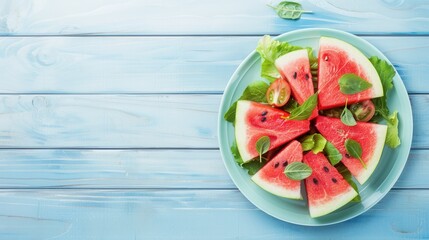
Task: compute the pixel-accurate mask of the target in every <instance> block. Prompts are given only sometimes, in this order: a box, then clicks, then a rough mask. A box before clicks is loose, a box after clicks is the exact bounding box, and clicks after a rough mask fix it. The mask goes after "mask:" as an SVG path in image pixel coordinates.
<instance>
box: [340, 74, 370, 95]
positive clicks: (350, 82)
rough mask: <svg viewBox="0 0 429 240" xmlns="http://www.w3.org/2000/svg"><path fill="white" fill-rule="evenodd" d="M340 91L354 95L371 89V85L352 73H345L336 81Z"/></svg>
mask: <svg viewBox="0 0 429 240" xmlns="http://www.w3.org/2000/svg"><path fill="white" fill-rule="evenodd" d="M338 84H339V85H340V91H341V92H342V93H344V94H355V93H359V92H362V91H365V90H367V89H369V88H370V87H372V84H371V83H370V82H368V81H366V80H365V79H363V78H361V77H359V76H358V75H356V74H353V73H346V74H344V75H343V76H341V77H340V80H338Z"/></svg>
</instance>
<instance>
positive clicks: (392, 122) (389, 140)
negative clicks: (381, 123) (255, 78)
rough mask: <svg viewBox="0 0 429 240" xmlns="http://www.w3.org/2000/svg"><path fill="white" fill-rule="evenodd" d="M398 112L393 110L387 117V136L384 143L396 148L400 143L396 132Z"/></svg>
mask: <svg viewBox="0 0 429 240" xmlns="http://www.w3.org/2000/svg"><path fill="white" fill-rule="evenodd" d="M398 123H399V120H398V112H397V111H395V112H393V113H392V114H391V115H390V116H389V118H388V119H387V136H386V144H387V146H389V147H390V148H396V147H397V146H399V145H400V144H401V140H400V139H399V133H398Z"/></svg>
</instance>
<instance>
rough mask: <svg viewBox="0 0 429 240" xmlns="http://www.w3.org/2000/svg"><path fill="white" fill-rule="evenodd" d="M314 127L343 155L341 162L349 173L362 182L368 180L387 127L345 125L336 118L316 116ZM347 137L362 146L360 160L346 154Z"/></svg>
mask: <svg viewBox="0 0 429 240" xmlns="http://www.w3.org/2000/svg"><path fill="white" fill-rule="evenodd" d="M316 128H317V129H318V130H319V132H320V133H321V134H322V135H323V136H324V137H325V138H326V140H328V141H329V142H331V143H332V144H333V145H334V146H335V147H336V148H337V149H338V151H340V152H341V154H342V155H343V158H342V160H341V161H342V162H343V164H344V165H345V166H346V167H347V168H348V169H349V171H350V172H351V174H352V175H353V176H354V177H355V178H356V179H357V180H358V182H359V183H360V184H363V183H365V182H366V180H368V178H369V177H370V176H371V174H372V173H373V172H374V169H375V168H376V167H377V164H378V162H379V160H380V157H381V153H382V151H383V147H384V142H385V139H386V132H387V127H386V126H385V125H381V124H375V123H367V122H357V124H356V125H355V126H346V125H344V123H342V122H341V120H340V119H338V118H329V117H323V116H318V117H317V119H316ZM347 139H353V140H355V141H357V142H358V143H359V144H360V146H361V147H362V157H361V159H362V161H363V162H364V163H365V165H366V169H365V168H364V166H363V165H362V163H361V162H360V160H359V159H356V158H353V157H351V156H350V155H348V154H347V151H346V148H345V146H344V143H345V141H346V140H347Z"/></svg>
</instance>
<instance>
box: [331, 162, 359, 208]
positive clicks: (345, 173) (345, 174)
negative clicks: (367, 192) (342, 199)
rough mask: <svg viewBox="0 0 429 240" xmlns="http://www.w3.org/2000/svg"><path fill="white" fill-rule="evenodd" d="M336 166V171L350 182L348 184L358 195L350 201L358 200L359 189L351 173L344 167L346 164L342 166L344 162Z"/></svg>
mask: <svg viewBox="0 0 429 240" xmlns="http://www.w3.org/2000/svg"><path fill="white" fill-rule="evenodd" d="M336 168H337V170H338V172H339V173H340V174H341V175H342V176H343V178H344V180H346V181H347V182H348V183H349V184H350V186H351V187H352V188H353V189H354V190H355V191H356V192H357V193H358V195H357V196H356V197H355V198H353V199H352V202H360V201H361V197H360V194H359V189H358V186H357V185H356V183H355V182H354V181H353V179H352V174H351V173H350V171H349V170H348V169H347V168H346V166H344V164H338V165H337V166H336Z"/></svg>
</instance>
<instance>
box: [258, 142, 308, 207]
mask: <svg viewBox="0 0 429 240" xmlns="http://www.w3.org/2000/svg"><path fill="white" fill-rule="evenodd" d="M292 162H302V147H301V143H299V142H298V141H296V140H295V141H292V142H291V143H289V145H287V146H286V147H285V148H284V149H283V150H281V152H279V153H278V154H277V155H276V156H275V157H274V158H273V159H272V160H271V161H269V162H268V163H267V164H265V166H264V167H263V168H261V169H260V170H259V171H258V172H257V173H256V174H255V175H253V177H252V180H253V181H254V182H255V183H256V184H257V185H258V186H260V187H261V188H263V189H265V190H266V191H268V192H270V193H272V194H274V195H277V196H280V197H285V198H292V199H302V195H301V182H300V181H295V180H291V179H289V178H288V177H286V175H285V174H284V170H285V168H286V166H287V165H288V164H289V163H292Z"/></svg>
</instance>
